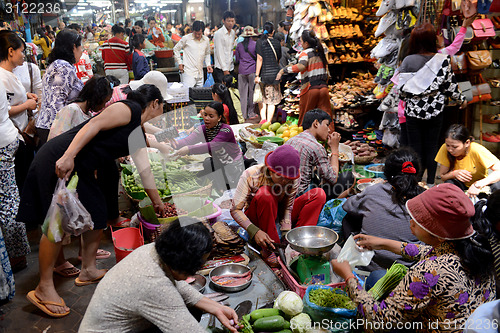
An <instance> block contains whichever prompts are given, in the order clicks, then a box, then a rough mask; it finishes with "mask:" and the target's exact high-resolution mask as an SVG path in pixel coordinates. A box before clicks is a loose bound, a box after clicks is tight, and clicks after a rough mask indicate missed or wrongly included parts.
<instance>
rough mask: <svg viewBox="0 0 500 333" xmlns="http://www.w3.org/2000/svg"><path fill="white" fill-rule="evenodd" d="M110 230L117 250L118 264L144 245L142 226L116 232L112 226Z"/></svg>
mask: <svg viewBox="0 0 500 333" xmlns="http://www.w3.org/2000/svg"><path fill="white" fill-rule="evenodd" d="M110 229H111V237H112V239H113V246H114V248H115V256H116V263H119V262H120V260H122V259H123V258H125V257H126V256H128V255H129V254H130V253H132V251H134V250H135V249H137V248H138V247H141V246H142V245H144V236H143V231H142V225H139V228H123V229H119V230H115V231H113V227H112V226H110Z"/></svg>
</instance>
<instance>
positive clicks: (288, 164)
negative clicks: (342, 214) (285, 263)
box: [230, 145, 326, 264]
mask: <svg viewBox="0 0 500 333" xmlns="http://www.w3.org/2000/svg"><path fill="white" fill-rule="evenodd" d="M299 168H300V155H299V152H298V151H297V150H295V148H293V147H292V146H288V145H285V146H280V147H278V148H277V149H276V150H274V151H272V152H270V153H268V154H267V155H266V158H265V164H260V165H255V166H253V167H250V168H248V169H247V170H245V172H243V174H242V175H241V177H240V180H239V182H238V186H237V187H236V193H235V195H234V198H233V205H232V207H231V210H230V211H231V216H232V217H233V218H234V219H235V221H236V222H238V224H239V225H241V226H242V227H243V228H245V230H246V231H247V232H248V234H249V235H250V238H251V239H252V240H253V241H254V242H255V243H256V244H257V245H259V246H260V247H262V248H263V251H264V252H263V253H262V254H263V256H264V258H265V257H266V254H267V256H269V255H270V253H269V252H267V250H268V249H274V248H275V247H274V245H273V243H280V233H281V235H284V234H285V233H286V232H288V231H290V229H292V228H294V227H302V226H307V225H316V224H317V222H318V217H319V214H320V212H321V209H322V208H323V205H324V204H325V202H326V196H325V192H324V191H323V190H322V189H318V188H316V189H312V190H311V191H309V192H307V193H306V194H304V195H302V196H300V197H298V198H295V196H296V194H297V188H298V185H299V178H300V172H299ZM277 225H279V230H278V229H277ZM265 259H266V258H265ZM268 263H269V264H274V263H273V262H268Z"/></svg>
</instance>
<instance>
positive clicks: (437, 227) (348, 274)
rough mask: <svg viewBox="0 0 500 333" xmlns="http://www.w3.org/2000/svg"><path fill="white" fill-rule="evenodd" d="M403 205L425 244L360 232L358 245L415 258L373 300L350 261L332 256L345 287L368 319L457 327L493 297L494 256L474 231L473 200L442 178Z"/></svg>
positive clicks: (440, 328) (406, 325)
mask: <svg viewBox="0 0 500 333" xmlns="http://www.w3.org/2000/svg"><path fill="white" fill-rule="evenodd" d="M406 208H407V209H408V213H409V215H410V217H411V220H410V227H411V229H412V233H413V234H414V235H415V236H416V237H417V238H418V239H419V240H420V241H422V242H424V243H426V244H427V245H416V244H411V243H405V242H400V241H395V240H389V239H384V238H378V237H374V236H368V235H364V234H359V235H356V236H355V237H354V239H355V240H356V241H357V245H358V246H360V247H362V248H366V249H370V250H388V251H391V252H393V253H395V254H399V255H402V256H403V257H404V258H406V259H408V260H416V261H418V263H417V264H415V265H413V266H412V267H410V268H409V269H408V272H407V273H406V275H405V277H404V278H403V280H402V281H401V282H400V283H399V284H398V285H397V287H396V288H395V289H394V290H393V291H392V292H391V293H390V294H389V296H387V298H385V299H384V300H383V301H376V300H375V299H374V298H373V296H372V295H371V294H369V293H368V292H367V291H365V290H364V289H363V288H362V287H361V286H360V285H359V283H358V280H357V279H356V278H355V277H354V275H353V273H352V270H351V267H350V266H349V263H348V262H341V263H339V262H337V260H333V261H332V262H331V264H332V268H333V270H334V271H335V272H336V273H337V274H338V275H340V276H341V277H342V278H343V279H344V280H346V282H347V292H348V293H349V296H350V297H351V299H352V300H353V301H354V302H355V303H356V304H358V310H359V311H358V312H359V313H360V314H361V315H362V316H364V318H365V320H366V321H365V323H364V326H365V328H368V327H370V326H369V325H370V323H372V324H373V323H384V324H385V325H386V326H385V327H388V326H387V325H392V328H396V327H398V328H408V329H410V330H412V331H416V329H415V326H412V325H416V324H412V323H414V322H417V324H418V323H419V322H421V324H422V325H423V326H422V328H423V330H424V331H436V332H437V331H439V332H443V331H446V332H461V331H462V327H463V325H464V323H465V321H466V320H467V318H468V317H469V316H470V315H471V314H472V312H473V311H474V310H475V309H476V308H477V307H478V306H479V305H481V304H482V303H484V302H488V301H492V300H494V299H495V296H496V291H495V277H494V274H493V272H492V268H493V256H492V253H491V251H490V250H488V249H487V248H486V247H485V245H486V244H487V240H486V239H485V238H484V237H483V236H481V235H479V234H477V233H475V232H474V229H473V228H472V225H471V223H470V220H469V219H470V218H471V217H472V216H473V215H474V206H473V205H472V202H471V201H470V199H469V198H468V197H467V196H466V195H465V194H464V193H463V192H462V191H461V190H460V189H459V188H458V187H456V186H455V185H452V184H440V185H437V186H434V187H432V188H431V189H429V190H427V191H425V192H423V193H422V194H420V195H418V196H416V197H414V198H412V199H410V200H408V201H407V203H406Z"/></svg>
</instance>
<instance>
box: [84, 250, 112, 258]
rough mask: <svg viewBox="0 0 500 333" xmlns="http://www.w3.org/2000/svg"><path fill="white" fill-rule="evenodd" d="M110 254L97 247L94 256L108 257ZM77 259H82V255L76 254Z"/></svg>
mask: <svg viewBox="0 0 500 333" xmlns="http://www.w3.org/2000/svg"><path fill="white" fill-rule="evenodd" d="M110 256H111V252H109V251H106V250H103V249H97V252H96V255H95V258H96V259H108V258H109V257H110ZM78 260H80V261H82V256H78Z"/></svg>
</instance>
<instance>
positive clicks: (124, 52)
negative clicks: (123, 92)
mask: <svg viewBox="0 0 500 333" xmlns="http://www.w3.org/2000/svg"><path fill="white" fill-rule="evenodd" d="M111 32H112V33H113V37H112V38H110V39H108V40H107V41H105V42H104V44H102V46H101V50H102V60H103V61H104V72H105V73H106V75H113V76H116V77H117V78H118V80H120V82H121V83H122V84H127V83H128V81H129V76H128V69H129V68H130V62H131V56H130V47H129V44H128V43H127V42H126V41H125V29H123V28H122V27H120V26H119V25H117V24H115V25H114V26H113V27H112V28H111Z"/></svg>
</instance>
